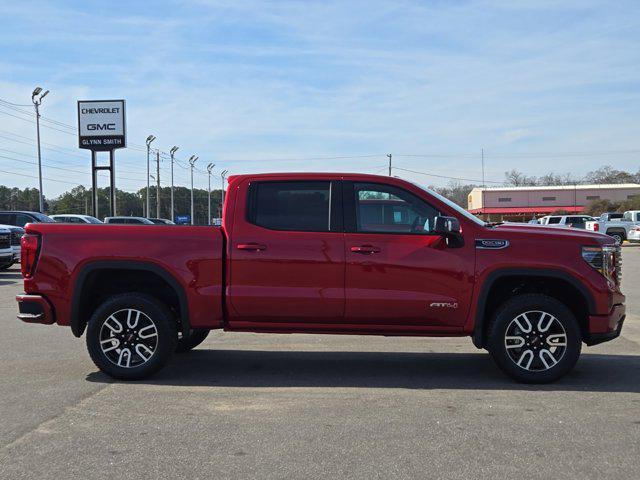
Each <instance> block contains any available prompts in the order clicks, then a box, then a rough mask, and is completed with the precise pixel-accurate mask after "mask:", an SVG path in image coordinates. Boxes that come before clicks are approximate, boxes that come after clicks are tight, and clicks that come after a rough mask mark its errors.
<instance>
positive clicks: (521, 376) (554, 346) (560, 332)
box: [488, 294, 582, 383]
mask: <svg viewBox="0 0 640 480" xmlns="http://www.w3.org/2000/svg"><path fill="white" fill-rule="evenodd" d="M581 347H582V337H581V334H580V328H579V327H578V322H577V321H576V318H575V316H574V315H573V313H572V312H571V310H569V308H568V307H567V306H566V305H564V304H563V303H561V302H560V301H558V300H556V299H555V298H553V297H550V296H548V295H543V294H523V295H518V296H516V297H513V298H511V299H510V300H507V301H506V302H505V303H504V304H502V306H501V307H500V308H499V309H498V310H497V312H496V313H495V315H494V317H493V321H492V323H491V326H490V328H489V337H488V350H489V352H490V353H491V356H492V357H493V359H494V360H495V362H496V363H497V364H498V366H499V367H500V368H501V369H502V370H503V371H504V372H505V373H506V374H508V375H509V376H511V377H512V378H514V379H515V380H517V381H519V382H524V383H549V382H553V381H555V380H557V379H559V378H560V377H562V376H563V375H565V374H566V373H568V372H569V371H570V370H571V369H572V368H573V367H574V365H575V364H576V362H577V361H578V357H579V356H580V350H581Z"/></svg>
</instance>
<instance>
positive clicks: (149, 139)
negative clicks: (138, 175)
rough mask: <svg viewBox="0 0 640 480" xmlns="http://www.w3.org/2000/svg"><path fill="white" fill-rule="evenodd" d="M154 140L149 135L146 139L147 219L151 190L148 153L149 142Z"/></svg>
mask: <svg viewBox="0 0 640 480" xmlns="http://www.w3.org/2000/svg"><path fill="white" fill-rule="evenodd" d="M155 139H156V137H155V135H149V136H148V137H147V142H146V143H147V211H146V215H145V216H146V217H147V218H149V189H150V188H151V186H150V185H149V175H150V174H151V172H150V171H149V153H150V152H151V142H153V141H154V140H155Z"/></svg>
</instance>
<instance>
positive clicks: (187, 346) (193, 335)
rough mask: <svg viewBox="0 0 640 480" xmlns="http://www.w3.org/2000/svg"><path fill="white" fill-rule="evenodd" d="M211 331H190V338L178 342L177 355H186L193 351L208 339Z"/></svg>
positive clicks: (183, 338)
mask: <svg viewBox="0 0 640 480" xmlns="http://www.w3.org/2000/svg"><path fill="white" fill-rule="evenodd" d="M209 332H210V330H205V329H197V330H191V331H189V336H188V337H182V338H180V339H179V340H178V346H177V347H176V353H184V352H188V351H189V350H193V349H194V348H196V347H197V346H198V345H200V344H201V343H202V342H204V339H205V338H207V336H208V335H209Z"/></svg>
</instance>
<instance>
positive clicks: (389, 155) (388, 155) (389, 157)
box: [387, 153, 391, 176]
mask: <svg viewBox="0 0 640 480" xmlns="http://www.w3.org/2000/svg"><path fill="white" fill-rule="evenodd" d="M387 158H388V159H389V176H391V154H390V153H387Z"/></svg>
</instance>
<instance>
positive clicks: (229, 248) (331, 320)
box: [17, 173, 625, 383]
mask: <svg viewBox="0 0 640 480" xmlns="http://www.w3.org/2000/svg"><path fill="white" fill-rule="evenodd" d="M26 230H27V234H26V235H25V236H24V237H23V239H22V272H23V275H24V278H25V280H24V289H25V292H26V293H25V294H24V295H18V297H17V300H18V303H19V310H20V313H19V315H18V317H19V318H20V319H21V320H23V321H25V322H34V323H44V324H52V323H57V324H59V325H69V326H71V330H72V332H73V333H74V334H75V335H76V336H78V337H79V336H81V335H82V334H83V332H85V330H86V341H87V347H88V350H89V354H90V355H91V358H92V359H93V361H94V362H95V364H96V365H97V366H98V368H100V369H101V370H102V371H104V372H106V373H107V374H109V375H112V376H114V377H117V378H122V379H136V378H143V377H147V376H149V375H151V374H152V373H154V372H156V371H157V370H158V369H160V368H161V367H162V366H163V365H164V364H165V363H166V362H167V360H168V359H169V357H170V356H171V355H172V354H173V352H174V351H176V350H178V351H186V350H189V349H191V348H193V347H195V346H196V345H198V344H199V343H200V342H202V341H203V340H204V338H205V337H206V335H207V333H208V332H209V331H210V330H212V329H225V330H230V331H245V332H275V333H278V332H281V333H293V332H305V333H310V332H316V333H349V334H375V335H422V336H465V335H466V336H471V337H472V339H473V343H474V344H475V345H476V346H477V347H478V348H486V349H487V350H489V352H490V353H491V355H492V357H493V358H494V359H495V361H496V363H497V364H498V366H499V367H500V368H501V369H502V370H503V371H505V372H506V373H507V374H509V375H510V376H512V377H513V378H515V379H517V380H519V381H523V382H534V383H542V382H549V381H553V380H555V379H557V378H559V377H561V376H562V375H564V374H565V373H567V372H568V371H569V370H571V368H572V367H573V366H574V365H575V363H576V361H577V360H578V357H579V355H580V351H581V346H582V343H583V342H584V343H586V344H587V345H593V344H596V343H600V342H603V341H606V340H610V339H613V338H615V337H616V336H618V335H619V334H620V329H621V328H622V323H623V321H624V318H625V306H624V300H625V297H624V295H622V293H621V291H620V268H621V265H620V249H619V247H618V246H616V245H615V243H614V240H613V239H612V238H610V237H608V236H606V235H602V234H599V233H593V232H586V231H584V230H571V229H557V228H546V227H540V226H529V225H524V224H523V225H514V224H504V225H501V224H495V223H494V224H491V223H485V222H482V221H481V220H479V219H477V218H476V217H474V216H473V215H471V214H469V213H468V212H466V211H465V210H464V209H462V208H460V207H458V206H457V205H455V204H453V203H452V202H450V201H449V200H447V199H445V198H444V197H442V196H440V195H438V194H437V193H435V192H432V191H430V190H427V189H423V188H421V187H419V186H418V185H414V184H413V183H410V182H407V181H403V180H401V179H398V178H390V177H380V176H373V175H359V174H320V173H316V174H306V173H299V174H263V175H240V176H234V177H230V178H229V186H228V195H227V196H226V199H225V205H224V211H223V220H222V227H221V228H216V227H174V226H166V227H165V226H157V227H156V228H148V227H146V226H135V225H91V224H87V225H63V224H57V223H51V224H47V223H39V224H29V225H27V228H26Z"/></svg>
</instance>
